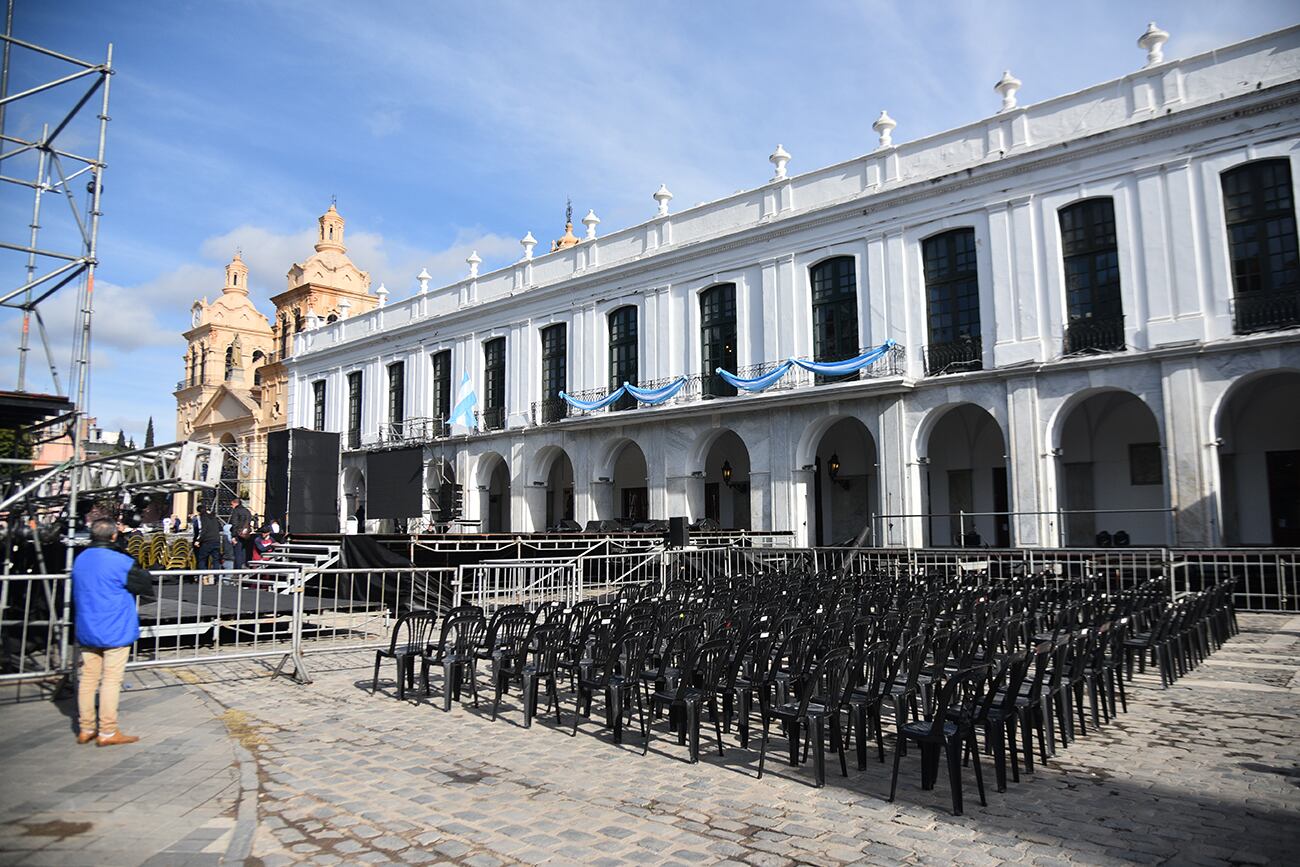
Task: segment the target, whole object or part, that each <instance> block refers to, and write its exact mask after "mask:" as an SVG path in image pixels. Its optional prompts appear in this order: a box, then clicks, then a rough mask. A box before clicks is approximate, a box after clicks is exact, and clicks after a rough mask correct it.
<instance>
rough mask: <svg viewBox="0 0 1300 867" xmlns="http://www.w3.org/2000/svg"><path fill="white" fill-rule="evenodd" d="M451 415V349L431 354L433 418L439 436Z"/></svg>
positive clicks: (444, 429)
mask: <svg viewBox="0 0 1300 867" xmlns="http://www.w3.org/2000/svg"><path fill="white" fill-rule="evenodd" d="M450 417H451V350H450V349H444V350H442V351H441V352H435V353H434V354H433V420H434V424H435V425H437V428H436V430H435V432H436V433H437V435H438V436H441V435H442V434H443V432H444V431H446V429H447V428H446V424H447V419H449V418H450Z"/></svg>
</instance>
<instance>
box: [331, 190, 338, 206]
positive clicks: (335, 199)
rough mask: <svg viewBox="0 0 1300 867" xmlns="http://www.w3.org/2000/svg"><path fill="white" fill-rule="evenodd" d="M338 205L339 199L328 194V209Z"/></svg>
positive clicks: (332, 194)
mask: <svg viewBox="0 0 1300 867" xmlns="http://www.w3.org/2000/svg"><path fill="white" fill-rule="evenodd" d="M338 203H339V197H338V196H336V195H335V194H334V193H330V207H331V208H332V207H334V206H335V205H337V204H338Z"/></svg>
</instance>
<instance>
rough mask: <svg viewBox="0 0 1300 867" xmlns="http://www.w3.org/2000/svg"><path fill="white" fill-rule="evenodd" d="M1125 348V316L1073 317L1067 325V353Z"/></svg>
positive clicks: (1111, 350) (1109, 350)
mask: <svg viewBox="0 0 1300 867" xmlns="http://www.w3.org/2000/svg"><path fill="white" fill-rule="evenodd" d="M1123 348H1124V317H1123V316H1108V317H1105V318H1094V317H1091V316H1089V317H1085V318H1080V319H1073V320H1071V321H1070V322H1068V323H1066V326H1065V343H1064V347H1063V352H1064V354H1066V355H1079V354H1081V353H1087V352H1115V351H1117V350H1121V349H1123Z"/></svg>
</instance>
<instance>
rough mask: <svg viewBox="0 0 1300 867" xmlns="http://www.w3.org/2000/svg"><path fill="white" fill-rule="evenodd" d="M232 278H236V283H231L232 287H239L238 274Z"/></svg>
mask: <svg viewBox="0 0 1300 867" xmlns="http://www.w3.org/2000/svg"><path fill="white" fill-rule="evenodd" d="M231 276H232V277H233V278H234V282H233V283H231V285H232V286H238V285H239V275H238V274H232V275H231Z"/></svg>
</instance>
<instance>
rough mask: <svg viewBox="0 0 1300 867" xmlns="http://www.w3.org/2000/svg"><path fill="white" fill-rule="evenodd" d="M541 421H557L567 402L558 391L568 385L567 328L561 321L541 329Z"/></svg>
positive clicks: (564, 410) (561, 416) (564, 412)
mask: <svg viewBox="0 0 1300 867" xmlns="http://www.w3.org/2000/svg"><path fill="white" fill-rule="evenodd" d="M541 337H542V421H543V422H551V421H559V420H560V419H562V418H564V417H565V416H566V415H567V412H566V410H567V409H568V404H566V403H565V402H564V399H563V398H561V397H560V392H561V391H564V390H565V389H566V388H567V387H568V376H569V339H568V337H569V330H568V327H567V326H566V325H565V324H564V323H563V322H557V323H556V324H555V325H548V326H546V327H545V328H543V329H542V334H541Z"/></svg>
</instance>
